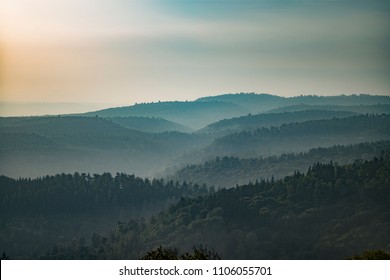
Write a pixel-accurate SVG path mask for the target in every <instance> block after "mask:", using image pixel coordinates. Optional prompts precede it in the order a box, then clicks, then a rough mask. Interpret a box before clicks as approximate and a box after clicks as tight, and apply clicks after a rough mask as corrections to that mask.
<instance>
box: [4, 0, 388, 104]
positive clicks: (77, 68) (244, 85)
mask: <svg viewBox="0 0 390 280" xmlns="http://www.w3.org/2000/svg"><path fill="white" fill-rule="evenodd" d="M389 3H390V1H379V0H367V1H363V0H354V1H353V0H338V1H336V0H327V1H326V0H325V1H324V0H322V1H319V0H312V1H309V0H302V1H299V0H291V1H287V0H280V1H277V0H272V1H271V0H263V1H262V0H257V1H254V0H228V1H222V0H209V1H206V0H196V1H195V0H142V1H135V0H133V1H131V0H130V1H129V0H59V1H50V0H3V1H1V3H0V35H1V36H0V55H1V56H0V58H1V60H0V67H1V68H0V70H1V72H0V82H1V84H0V90H1V92H0V101H27V102H29V101H35V102H98V103H99V102H100V103H110V104H113V103H114V104H133V103H135V102H148V101H156V100H192V99H195V98H197V97H201V96H206V95H217V94H221V93H234V92H258V93H263V92H266V93H271V94H277V95H283V96H292V95H300V94H319V95H335V94H352V93H372V94H385V95H389V94H390V15H389V12H390V4H389Z"/></svg>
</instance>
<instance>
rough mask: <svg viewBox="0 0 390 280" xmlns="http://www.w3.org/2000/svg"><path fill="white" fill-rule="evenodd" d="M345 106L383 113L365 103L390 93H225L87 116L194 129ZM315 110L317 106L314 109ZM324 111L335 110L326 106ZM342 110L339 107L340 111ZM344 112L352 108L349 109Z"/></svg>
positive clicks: (378, 101)
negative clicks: (283, 111) (296, 108)
mask: <svg viewBox="0 0 390 280" xmlns="http://www.w3.org/2000/svg"><path fill="white" fill-rule="evenodd" d="M301 104H305V105H316V106H329V105H343V106H344V105H345V106H361V108H360V110H359V111H357V112H358V113H363V114H365V113H382V111H378V112H376V111H374V112H372V110H370V109H368V111H365V110H364V106H365V105H378V104H387V105H389V104H390V96H379V95H367V94H361V95H339V96H297V97H289V98H287V97H280V96H276V95H270V94H255V93H241V94H222V95H217V96H209V97H203V98H199V99H197V100H195V101H187V102H182V101H170V102H154V103H142V104H136V105H133V106H125V107H117V108H108V109H104V110H99V111H94V112H89V113H86V114H84V116H96V115H97V116H99V117H133V116H139V117H157V118H163V119H166V120H169V121H173V122H177V123H179V124H181V125H184V126H187V127H190V128H192V129H195V130H196V129H200V128H202V127H204V126H206V125H209V124H211V123H214V122H217V121H220V120H223V119H230V118H234V117H239V116H244V115H247V114H259V113H263V112H266V111H269V110H272V109H278V108H281V107H285V106H291V105H301ZM313 109H314V110H315V109H317V108H313ZM321 110H332V109H330V108H322V109H321ZM337 111H338V110H337ZM343 111H348V110H347V109H345V110H343Z"/></svg>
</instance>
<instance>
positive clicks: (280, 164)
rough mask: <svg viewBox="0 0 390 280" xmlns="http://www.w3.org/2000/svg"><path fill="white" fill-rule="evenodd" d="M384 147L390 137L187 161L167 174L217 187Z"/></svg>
mask: <svg viewBox="0 0 390 280" xmlns="http://www.w3.org/2000/svg"><path fill="white" fill-rule="evenodd" d="M385 150H390V141H381V142H375V143H361V144H356V145H348V146H339V145H338V146H333V147H330V148H315V149H311V150H310V151H308V152H306V153H299V154H283V155H280V156H272V157H266V158H244V159H240V158H237V157H222V158H219V157H217V158H216V159H213V160H210V161H206V162H204V163H202V164H192V165H188V166H186V167H184V168H182V169H180V170H177V171H176V172H174V173H173V174H172V175H169V176H167V179H168V180H174V181H181V182H182V181H186V182H192V183H197V184H200V185H202V184H206V185H208V186H215V187H234V186H236V185H243V184H248V183H249V182H255V181H257V180H258V181H260V180H261V179H271V178H275V179H277V178H282V177H284V176H287V175H292V174H294V172H296V171H301V172H304V171H305V170H307V169H308V168H309V166H311V165H312V164H314V163H317V162H319V163H327V162H330V161H333V162H334V163H337V164H339V165H342V164H347V163H352V162H354V161H355V160H357V159H361V160H370V159H372V158H373V157H375V156H380V155H381V153H382V152H383V151H385Z"/></svg>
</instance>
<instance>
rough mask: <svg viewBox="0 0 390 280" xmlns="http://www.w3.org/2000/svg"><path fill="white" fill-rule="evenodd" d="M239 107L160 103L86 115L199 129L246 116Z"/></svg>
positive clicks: (229, 104)
mask: <svg viewBox="0 0 390 280" xmlns="http://www.w3.org/2000/svg"><path fill="white" fill-rule="evenodd" d="M245 113H246V110H245V109H244V108H242V107H240V106H239V105H236V104H232V103H227V102H219V101H212V102H179V101H176V102H158V103H147V104H137V105H134V106H128V107H120V108H110V109H105V110H100V111H95V112H90V113H86V114H84V115H85V116H95V115H97V116H99V117H133V116H138V117H155V118H163V119H166V120H169V121H172V122H176V123H179V124H181V125H184V126H187V127H190V128H192V129H199V128H201V127H204V126H206V125H208V124H209V123H212V122H215V121H218V120H220V119H224V118H229V117H230V118H231V117H236V116H240V115H242V114H245Z"/></svg>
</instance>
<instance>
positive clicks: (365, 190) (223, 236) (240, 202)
mask: <svg viewBox="0 0 390 280" xmlns="http://www.w3.org/2000/svg"><path fill="white" fill-rule="evenodd" d="M389 156H390V154H389V153H388V152H386V153H384V154H383V155H382V156H381V157H380V158H374V159H373V160H371V161H364V162H356V163H354V164H351V165H346V166H338V165H335V164H333V163H328V164H320V163H318V164H315V165H313V166H312V167H310V168H309V170H308V171H307V173H306V174H302V173H295V174H294V175H292V176H288V177H285V178H283V179H281V180H270V181H264V180H263V181H260V182H256V183H253V184H248V185H243V186H240V187H236V188H232V189H221V190H219V191H217V192H215V193H212V194H210V195H208V196H201V197H198V198H187V199H184V198H183V199H181V200H180V201H179V202H178V203H176V204H174V205H172V206H171V207H169V208H168V209H167V210H166V211H163V212H161V213H160V214H158V215H155V216H153V217H152V218H151V219H150V220H148V221H146V220H132V221H130V222H127V223H118V226H117V229H115V230H112V231H111V232H110V233H109V234H107V235H98V234H93V235H92V236H91V237H90V238H80V239H74V240H72V241H71V242H69V243H65V244H60V245H58V246H56V247H55V248H53V249H52V250H51V251H50V252H49V253H48V254H46V255H43V256H42V257H43V258H59V259H64V258H71V259H73V258H75V259H128V258H130V259H137V258H140V257H141V256H143V255H144V254H145V253H146V251H147V250H151V249H153V248H158V247H159V246H160V245H162V246H166V247H168V248H180V249H182V250H190V249H191V248H192V247H193V246H194V245H198V244H202V245H204V246H207V247H208V248H213V249H214V250H215V251H216V252H218V254H219V255H220V256H221V257H222V258H223V259H345V258H347V257H348V256H353V255H355V254H357V253H360V252H362V251H364V250H374V249H378V248H382V249H384V250H387V251H388V250H389V249H390V247H389V244H390V236H389V234H388V233H389V230H390V211H389V203H390V181H389V177H388V174H389V172H390V157H389Z"/></svg>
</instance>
